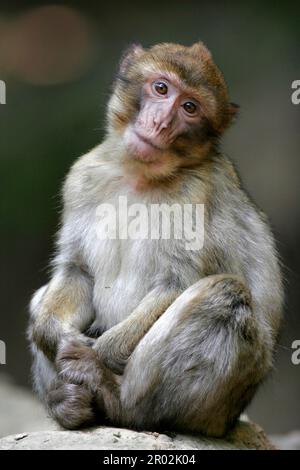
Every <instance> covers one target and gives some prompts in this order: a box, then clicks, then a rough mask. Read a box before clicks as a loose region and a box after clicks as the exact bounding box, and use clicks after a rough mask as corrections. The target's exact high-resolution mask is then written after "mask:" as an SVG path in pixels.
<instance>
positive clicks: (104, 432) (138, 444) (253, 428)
mask: <svg viewBox="0 0 300 470" xmlns="http://www.w3.org/2000/svg"><path fill="white" fill-rule="evenodd" d="M23 449H26V450H28V449H32V450H56V449H64V450H65V449H66V450H69V449H71V450H84V449H88V450H138V449H144V450H153V451H154V450H204V449H209V450H214V449H216V450H219V449H225V450H226V449H228V450H234V449H258V450H270V449H274V446H273V445H272V444H271V442H270V441H269V440H268V438H267V436H266V435H265V433H264V432H263V430H262V429H261V428H260V427H259V426H257V425H256V424H253V423H250V422H246V421H239V423H238V424H237V426H236V427H235V429H234V430H233V431H232V432H230V433H229V434H228V435H227V436H226V438H224V439H212V438H206V437H203V436H200V435H199V436H196V435H184V434H175V433H167V434H160V433H157V432H155V433H150V432H136V431H131V430H129V429H121V428H112V427H97V428H90V429H87V430H84V431H59V430H57V431H41V432H32V433H24V434H21V435H20V434H17V435H14V436H8V437H5V438H2V439H0V450H23Z"/></svg>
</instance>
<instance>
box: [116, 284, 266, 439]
mask: <svg viewBox="0 0 300 470" xmlns="http://www.w3.org/2000/svg"><path fill="white" fill-rule="evenodd" d="M259 330H260V329H259V327H258V323H257V320H256V317H255V314H254V312H253V311H252V306H251V295H250V293H249V291H248V289H247V288H246V287H245V285H244V283H243V282H242V281H241V280H239V279H238V278H237V277H233V276H229V275H216V276H209V277H206V278H204V279H202V280H200V281H199V282H197V283H196V284H194V285H192V286H191V287H189V288H188V289H187V290H186V291H185V292H184V293H183V294H182V295H180V296H179V297H178V298H177V299H176V300H175V302H174V303H173V304H172V305H171V306H170V307H169V308H168V309H167V310H166V312H165V313H164V314H163V315H162V316H161V317H160V318H159V319H158V320H157V321H156V323H155V324H154V325H153V326H152V328H151V329H150V330H149V331H148V333H147V334H146V335H145V336H144V338H143V339H142V340H141V341H140V343H139V344H138V346H137V347H136V349H135V351H134V352H133V355H132V356H131V358H130V360H129V363H128V365H127V367H126V369H125V373H124V376H123V380H122V384H121V388H120V402H121V410H122V418H121V424H122V425H124V426H130V427H135V428H138V429H159V428H163V429H174V430H175V429H177V430H184V431H198V432H202V433H205V434H207V435H214V436H219V435H222V434H224V433H225V432H226V430H227V429H228V428H229V427H230V426H231V425H232V424H233V423H234V422H235V420H236V419H237V418H238V416H239V415H240V413H241V412H242V410H243V409H244V408H245V406H246V405H247V404H248V403H249V401H250V400H251V398H252V396H253V394H254V392H255V390H256V388H257V385H258V383H259V382H260V380H261V378H262V376H263V375H264V373H265V371H266V368H267V367H268V359H267V357H264V354H263V353H262V351H263V349H264V348H263V345H262V344H259V343H262V340H263V339H262V338H261V337H260V331H259Z"/></svg>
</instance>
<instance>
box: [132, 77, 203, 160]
mask: <svg viewBox="0 0 300 470" xmlns="http://www.w3.org/2000/svg"><path fill="white" fill-rule="evenodd" d="M201 118H202V112H201V105H200V103H199V101H198V99H197V97H196V96H195V94H194V93H193V90H192V89H190V88H189V87H187V86H185V85H184V84H183V83H182V82H181V81H180V79H179V77H178V76H176V75H175V74H170V73H168V72H165V73H164V74H155V75H153V76H151V77H150V79H149V80H147V81H146V82H145V83H144V84H143V86H142V89H141V98H140V107H139V112H138V113H137V116H136V119H135V120H134V121H133V122H132V123H130V124H129V125H128V127H127V128H126V131H125V134H124V140H125V144H126V146H127V148H128V149H129V151H130V152H132V153H133V154H134V155H135V157H137V158H139V159H141V160H143V161H153V160H155V159H158V158H160V156H161V154H162V152H164V151H166V150H169V149H170V148H172V144H174V142H175V141H176V138H177V137H178V136H182V135H186V134H191V131H193V130H197V129H198V128H199V127H201Z"/></svg>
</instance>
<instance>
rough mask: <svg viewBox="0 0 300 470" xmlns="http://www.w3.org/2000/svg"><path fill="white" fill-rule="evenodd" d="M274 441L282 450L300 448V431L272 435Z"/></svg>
mask: <svg viewBox="0 0 300 470" xmlns="http://www.w3.org/2000/svg"><path fill="white" fill-rule="evenodd" d="M271 439H272V442H274V444H275V445H276V447H278V449H281V450H300V431H292V432H289V433H288V434H284V435H274V436H272V438H271Z"/></svg>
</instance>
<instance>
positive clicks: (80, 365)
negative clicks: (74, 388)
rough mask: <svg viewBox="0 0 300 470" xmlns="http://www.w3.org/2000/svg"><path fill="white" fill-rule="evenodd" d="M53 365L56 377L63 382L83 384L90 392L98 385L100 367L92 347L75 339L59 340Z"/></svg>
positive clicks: (96, 388) (95, 389)
mask: <svg viewBox="0 0 300 470" xmlns="http://www.w3.org/2000/svg"><path fill="white" fill-rule="evenodd" d="M55 365H56V367H57V370H58V377H59V378H60V379H61V380H62V381H63V382H65V383H71V384H75V385H85V386H86V387H88V389H89V390H90V391H91V392H92V393H97V390H99V386H100V379H101V367H100V362H99V359H98V356H97V354H96V352H95V351H94V349H93V348H91V347H89V346H87V345H85V344H83V343H82V342H81V341H78V340H76V339H65V340H63V341H62V342H61V344H60V346H59V349H58V353H57V357H56V361H55Z"/></svg>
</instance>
